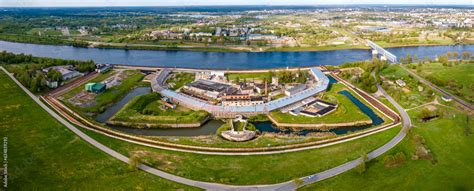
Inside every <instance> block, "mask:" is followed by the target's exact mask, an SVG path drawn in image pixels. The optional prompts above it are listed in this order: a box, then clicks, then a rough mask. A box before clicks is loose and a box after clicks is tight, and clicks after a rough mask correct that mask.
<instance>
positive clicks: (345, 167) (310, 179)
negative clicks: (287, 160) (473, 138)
mask: <svg viewBox="0 0 474 191" xmlns="http://www.w3.org/2000/svg"><path fill="white" fill-rule="evenodd" d="M377 88H378V89H379V91H380V92H381V93H382V94H383V95H384V96H385V97H386V98H387V99H388V101H390V103H392V104H393V105H394V106H395V107H396V108H397V110H398V112H399V113H400V115H401V117H402V121H403V128H402V130H401V131H400V132H399V133H398V134H397V135H396V136H395V137H394V138H393V139H392V140H390V141H389V142H388V143H386V144H385V145H383V146H382V147H380V148H378V149H376V150H374V151H372V152H370V153H368V154H367V157H368V159H369V160H371V159H374V158H376V157H378V156H380V155H382V154H384V153H385V152H387V151H389V150H390V149H391V148H393V147H395V145H397V144H398V143H400V141H402V140H403V138H405V136H406V134H407V133H408V129H409V128H410V127H411V120H410V116H408V113H407V112H406V111H405V110H404V109H403V108H402V106H400V105H399V104H398V103H397V102H396V101H395V100H394V99H393V98H392V97H390V95H388V94H387V92H386V91H385V90H384V89H383V88H382V87H381V86H380V85H377ZM362 162H363V158H362V157H361V158H358V159H355V160H353V161H349V162H347V163H345V164H342V165H340V166H337V167H335V168H331V169H329V170H326V171H323V172H320V173H316V174H312V175H309V176H306V177H303V178H300V180H302V181H303V184H301V185H298V186H297V185H295V184H294V183H288V184H286V185H285V186H283V187H280V188H279V189H278V190H295V189H296V188H298V187H301V186H304V185H308V184H312V183H315V182H319V181H321V180H325V179H328V178H331V177H334V176H336V175H338V174H341V173H343V172H346V171H349V170H351V169H353V168H355V167H357V166H358V165H359V164H360V163H362Z"/></svg>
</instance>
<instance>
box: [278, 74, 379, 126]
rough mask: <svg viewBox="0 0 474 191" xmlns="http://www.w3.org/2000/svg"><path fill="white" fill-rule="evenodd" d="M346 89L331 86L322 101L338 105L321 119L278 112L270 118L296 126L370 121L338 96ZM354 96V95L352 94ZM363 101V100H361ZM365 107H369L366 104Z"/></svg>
mask: <svg viewBox="0 0 474 191" xmlns="http://www.w3.org/2000/svg"><path fill="white" fill-rule="evenodd" d="M344 89H347V88H346V87H345V86H344V85H343V84H341V83H336V84H332V86H331V89H329V90H328V91H327V92H326V93H325V94H324V99H327V100H328V101H330V102H332V103H336V102H337V104H338V107H337V109H336V111H333V112H332V113H329V114H328V115H326V116H323V117H306V116H302V115H299V116H294V115H291V114H289V113H281V112H280V111H273V112H271V114H270V115H271V116H272V117H273V118H274V119H275V120H277V121H278V122H280V123H296V124H318V123H343V122H356V121H365V120H370V118H369V116H367V115H366V114H364V113H363V112H362V111H361V110H360V109H359V108H358V107H357V106H356V105H355V104H354V103H352V101H351V100H350V99H349V98H347V97H346V96H344V95H342V94H339V93H338V92H340V91H341V90H344ZM352 94H353V95H354V96H355V94H354V93H353V92H352ZM361 101H363V100H361ZM366 105H367V106H369V105H368V104H367V103H366Z"/></svg>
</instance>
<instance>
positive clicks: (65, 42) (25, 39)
mask: <svg viewBox="0 0 474 191" xmlns="http://www.w3.org/2000/svg"><path fill="white" fill-rule="evenodd" d="M20 37H21V38H18V36H17V35H13V34H2V35H0V40H2V41H7V42H18V43H31V44H38V45H61V46H74V47H83V48H99V49H121V50H154V51H193V52H320V51H333V50H351V49H353V50H369V49H370V47H368V46H362V45H357V46H352V45H325V46H296V47H286V46H282V47H272V46H262V47H260V46H250V47H249V46H243V45H242V46H214V45H210V46H193V45H183V46H179V45H176V46H166V45H158V44H156V45H155V44H139V43H132V44H129V43H106V42H97V41H72V40H69V39H64V38H51V37H49V38H46V39H44V38H37V37H36V36H28V35H21V36H20ZM473 44H474V42H466V43H432V44H429V43H421V44H393V43H382V44H381V47H383V48H402V47H420V46H455V45H473Z"/></svg>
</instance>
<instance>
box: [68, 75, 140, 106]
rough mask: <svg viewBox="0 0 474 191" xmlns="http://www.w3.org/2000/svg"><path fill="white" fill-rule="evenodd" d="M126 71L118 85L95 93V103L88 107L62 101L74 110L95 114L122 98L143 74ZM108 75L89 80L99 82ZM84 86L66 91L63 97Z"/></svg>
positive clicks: (71, 94)
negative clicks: (125, 75)
mask: <svg viewBox="0 0 474 191" xmlns="http://www.w3.org/2000/svg"><path fill="white" fill-rule="evenodd" d="M125 72H126V73H128V74H127V75H128V77H127V78H125V79H123V80H122V82H121V83H120V85H117V86H114V87H112V88H109V89H107V90H105V91H104V92H102V93H99V94H97V96H96V97H95V100H94V101H95V104H93V105H92V106H89V107H78V106H74V105H72V104H70V103H69V102H68V101H66V100H65V101H64V102H65V103H66V104H67V105H68V106H69V107H72V108H74V109H75V110H78V111H81V112H83V113H91V114H97V113H101V112H103V111H105V109H106V108H107V107H110V106H111V105H113V104H114V103H116V102H118V101H119V100H120V99H122V98H123V97H124V96H125V95H126V94H127V93H128V92H129V91H130V90H132V89H133V88H135V87H136V86H138V85H139V82H140V80H141V79H142V78H143V76H144V74H142V73H140V72H139V71H135V70H127V71H125ZM107 77H108V75H101V76H99V77H97V78H95V79H93V80H91V82H100V81H103V80H105V79H106V78H107ZM83 89H84V86H82V85H81V86H79V87H77V88H75V89H73V90H71V92H68V93H67V94H66V95H65V96H64V97H65V98H70V97H72V96H74V95H75V94H77V93H79V92H80V91H83Z"/></svg>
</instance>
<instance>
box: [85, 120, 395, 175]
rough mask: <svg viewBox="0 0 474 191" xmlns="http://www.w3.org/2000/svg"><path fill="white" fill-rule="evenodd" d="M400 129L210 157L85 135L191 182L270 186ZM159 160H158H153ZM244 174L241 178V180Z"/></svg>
mask: <svg viewBox="0 0 474 191" xmlns="http://www.w3.org/2000/svg"><path fill="white" fill-rule="evenodd" d="M399 130H400V127H396V128H392V129H389V130H387V131H384V132H381V133H378V134H375V135H371V136H369V137H365V138H361V139H357V140H354V141H350V142H347V143H341V144H337V145H334V146H329V147H325V148H321V149H313V150H307V151H302V152H293V153H287V154H278V155H259V156H210V155H199V154H190V153H179V152H172V151H165V150H158V149H153V148H148V147H143V146H138V145H134V144H130V143H126V142H123V141H120V140H115V139H111V138H108V137H105V136H102V135H98V134H95V133H93V132H90V131H86V133H87V134H89V135H91V136H92V137H94V138H95V139H96V140H98V141H100V142H101V143H103V144H105V145H107V146H109V147H112V148H113V149H114V150H117V151H118V152H120V153H123V154H125V155H128V156H130V155H134V154H135V153H141V154H142V155H143V154H145V155H146V157H141V158H140V161H142V162H144V163H146V164H149V165H151V166H154V167H155V168H158V169H161V170H164V171H167V172H170V173H173V174H176V175H179V176H183V177H187V178H191V179H194V180H202V181H210V182H218V183H229V184H270V183H278V182H283V181H288V180H292V179H294V178H296V177H301V176H306V175H309V174H311V173H314V172H319V171H323V170H326V169H328V168H332V167H334V166H337V165H340V164H342V163H344V162H347V161H349V160H352V159H355V158H358V157H360V156H361V155H363V154H364V153H367V152H369V151H371V150H374V149H375V148H377V147H380V146H381V145H383V144H385V143H386V142H388V140H389V139H391V138H392V137H394V136H395V135H396V133H397V132H398V131H399ZM153 156H159V157H153ZM242 172H245V176H242Z"/></svg>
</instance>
